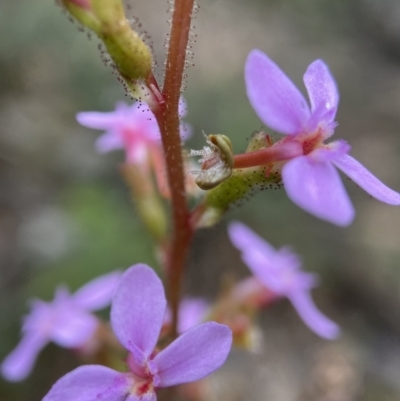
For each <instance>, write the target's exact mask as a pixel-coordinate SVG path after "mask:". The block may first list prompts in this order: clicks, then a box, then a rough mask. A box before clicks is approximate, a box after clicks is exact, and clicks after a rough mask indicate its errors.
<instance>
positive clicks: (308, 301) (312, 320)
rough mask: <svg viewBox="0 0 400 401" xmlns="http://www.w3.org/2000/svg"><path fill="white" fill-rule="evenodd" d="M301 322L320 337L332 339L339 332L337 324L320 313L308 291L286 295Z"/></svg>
mask: <svg viewBox="0 0 400 401" xmlns="http://www.w3.org/2000/svg"><path fill="white" fill-rule="evenodd" d="M288 298H289V299H290V301H291V303H292V304H293V306H294V307H295V309H296V310H297V313H298V314H299V316H300V317H301V319H302V320H303V322H304V323H305V324H306V325H307V326H308V327H309V328H310V329H311V330H312V331H313V332H314V333H316V334H318V335H319V336H320V337H323V338H327V339H329V340H333V339H334V338H337V337H338V336H339V334H340V328H339V326H338V325H337V324H336V323H335V322H333V321H332V320H330V319H328V318H327V317H326V316H325V315H324V314H322V313H321V312H320V311H319V310H318V309H317V307H316V306H315V304H314V302H313V300H312V298H311V295H310V293H309V292H308V291H296V292H293V293H292V294H290V295H288Z"/></svg>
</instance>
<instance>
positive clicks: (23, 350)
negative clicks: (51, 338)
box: [1, 332, 48, 381]
mask: <svg viewBox="0 0 400 401" xmlns="http://www.w3.org/2000/svg"><path fill="white" fill-rule="evenodd" d="M47 343H48V339H47V338H46V337H45V336H42V335H40V333H37V332H28V333H26V334H25V335H24V336H23V337H22V339H21V341H20V343H19V344H18V345H17V347H16V348H15V349H14V351H12V352H11V353H10V354H9V355H8V356H7V357H6V359H5V360H4V361H3V363H2V365H1V373H2V375H3V377H4V378H5V379H6V380H8V381H20V380H24V379H25V378H26V377H27V376H28V375H29V373H30V372H31V370H32V367H33V365H34V363H35V361H36V358H37V355H38V354H39V352H40V351H41V349H42V348H43V347H44V346H45V345H46V344H47Z"/></svg>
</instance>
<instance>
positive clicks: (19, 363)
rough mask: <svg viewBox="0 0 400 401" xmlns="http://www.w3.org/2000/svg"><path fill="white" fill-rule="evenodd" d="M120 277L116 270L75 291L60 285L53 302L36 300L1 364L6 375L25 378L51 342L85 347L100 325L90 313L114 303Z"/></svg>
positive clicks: (12, 378) (9, 377)
mask: <svg viewBox="0 0 400 401" xmlns="http://www.w3.org/2000/svg"><path fill="white" fill-rule="evenodd" d="M119 278H120V273H119V272H113V273H110V274H106V275H104V276H100V277H98V278H96V279H94V280H92V281H90V282H89V283H87V284H86V285H84V286H83V287H82V288H81V289H79V290H78V291H77V292H75V294H70V293H69V292H68V290H67V289H66V288H65V287H59V288H58V289H57V291H56V294H55V297H54V300H53V301H52V302H43V301H40V300H34V301H33V302H32V303H31V312H30V314H29V315H28V316H26V317H25V319H24V323H23V326H22V331H23V333H24V335H23V337H22V340H21V342H20V343H19V344H18V346H17V347H16V348H15V349H14V351H12V352H11V353H10V354H9V355H8V356H7V357H6V359H5V360H4V361H3V363H2V365H1V372H2V375H3V377H4V378H5V379H7V380H9V381H19V380H23V379H25V378H26V377H27V376H28V375H29V373H30V372H31V370H32V367H33V364H34V363H35V360H36V357H37V355H38V354H39V352H40V351H41V349H42V348H43V347H44V346H45V345H46V344H47V343H48V342H50V341H54V342H55V343H56V344H57V345H60V346H61V347H64V348H80V347H83V346H84V345H85V344H86V343H87V342H88V341H89V340H90V339H91V338H92V336H93V335H94V333H95V331H96V329H97V327H98V324H99V321H98V319H97V318H96V317H95V316H94V315H93V314H92V313H90V312H91V311H94V310H98V309H103V308H105V307H107V306H108V305H109V304H110V302H111V298H112V295H113V293H114V290H115V288H116V285H117V282H118V281H119Z"/></svg>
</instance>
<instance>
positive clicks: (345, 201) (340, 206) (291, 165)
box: [282, 156, 354, 226]
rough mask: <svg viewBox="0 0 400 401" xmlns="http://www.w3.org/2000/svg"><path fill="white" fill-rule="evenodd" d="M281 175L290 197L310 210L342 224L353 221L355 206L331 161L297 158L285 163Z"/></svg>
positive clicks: (325, 218) (304, 157)
mask: <svg viewBox="0 0 400 401" xmlns="http://www.w3.org/2000/svg"><path fill="white" fill-rule="evenodd" d="M282 178H283V183H284V185H285V190H286V193H287V195H288V196H289V198H290V199H291V200H292V201H293V202H294V203H296V205H298V206H300V207H301V208H303V209H304V210H306V211H307V212H309V213H311V214H313V215H315V216H317V217H319V218H321V219H324V220H327V221H329V222H331V223H334V224H337V225H339V226H347V225H349V224H350V223H351V222H352V221H353V218H354V208H353V205H352V204H351V201H350V199H349V197H348V195H347V193H346V190H345V188H344V186H343V183H342V181H341V180H340V177H339V174H338V172H337V171H336V169H335V168H334V167H333V165H332V164H331V163H329V162H321V161H317V160H314V159H313V158H312V156H300V157H296V158H295V159H293V160H291V161H289V162H288V163H286V164H285V166H284V167H283V169H282Z"/></svg>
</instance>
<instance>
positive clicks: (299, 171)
mask: <svg viewBox="0 0 400 401" xmlns="http://www.w3.org/2000/svg"><path fill="white" fill-rule="evenodd" d="M245 81H246V88H247V95H248V98H249V100H250V103H251V105H252V106H253V108H254V110H255V112H256V113H257V115H258V117H259V118H260V119H261V121H262V122H263V123H264V124H266V125H267V126H268V127H270V128H272V129H273V130H276V131H278V132H279V133H281V134H284V135H287V137H286V138H284V139H283V140H282V141H283V143H285V142H286V143H291V142H293V141H297V142H300V143H301V145H302V147H303V154H301V155H299V156H296V157H293V158H292V159H291V160H289V161H288V162H286V163H285V164H284V165H283V168H282V179H283V183H284V185H285V189H286V192H287V194H288V196H289V198H290V199H291V200H292V201H293V202H294V203H296V204H297V205H298V206H300V207H302V208H303V209H305V210H306V211H308V212H309V213H312V214H314V215H315V216H317V217H319V218H321V219H324V220H327V221H330V222H332V223H334V224H337V225H341V226H346V225H348V224H350V223H351V222H352V220H353V218H354V209H353V205H352V203H351V201H350V199H349V197H348V195H347V193H346V190H345V188H344V186H343V183H342V182H341V180H340V177H339V174H338V172H337V170H336V168H338V169H339V170H341V171H343V173H345V174H346V175H347V176H348V177H349V178H350V179H352V180H353V181H354V182H355V183H356V184H357V185H359V186H360V187H361V188H363V189H364V190H365V191H366V192H367V193H368V194H370V195H371V196H373V197H374V198H376V199H378V200H380V201H382V202H385V203H388V204H391V205H400V194H399V193H397V192H395V191H393V190H391V189H390V188H388V187H387V186H386V185H384V184H383V183H382V182H381V181H379V180H378V179H377V178H376V177H375V176H373V175H372V174H371V173H370V172H369V171H368V170H367V169H366V168H365V167H364V166H362V165H361V164H360V163H359V162H358V161H357V160H355V159H354V158H353V157H351V156H350V155H349V154H348V153H349V151H350V146H349V145H348V144H347V143H346V142H344V141H341V140H338V141H334V142H330V143H325V141H326V140H327V139H328V138H329V137H331V135H332V134H333V132H334V128H335V126H336V123H335V121H334V119H335V115H336V111H337V108H338V103H339V94H338V90H337V86H336V82H335V80H334V78H333V77H332V75H331V73H330V71H329V69H328V67H327V65H326V64H325V63H324V62H323V61H321V60H316V61H314V62H313V63H311V64H310V65H309V66H308V68H307V71H306V72H305V74H304V84H305V86H306V88H307V92H308V96H309V99H310V106H311V109H310V107H309V105H308V104H307V102H306V100H305V99H304V97H303V95H302V94H301V93H300V91H299V90H298V89H297V88H296V86H295V85H294V84H293V82H292V81H291V80H290V79H289V78H288V77H287V76H286V75H285V73H284V72H283V71H282V70H281V69H280V68H279V67H278V66H277V65H276V64H275V63H274V62H273V61H272V60H271V59H270V58H269V57H268V56H267V55H265V54H264V53H262V52H261V51H260V50H253V51H252V52H250V54H249V56H248V59H247V62H246V66H245ZM282 141H279V142H277V143H276V145H278V144H279V146H281V145H282ZM335 167H336V168H335Z"/></svg>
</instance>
